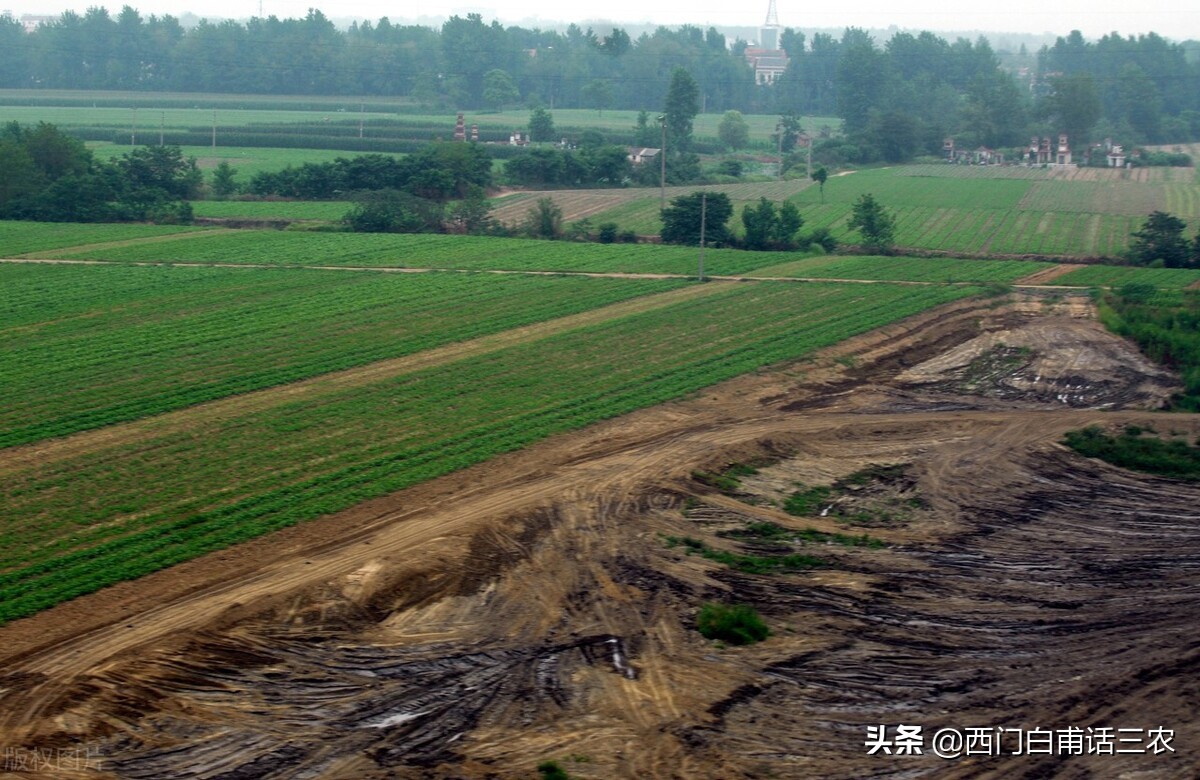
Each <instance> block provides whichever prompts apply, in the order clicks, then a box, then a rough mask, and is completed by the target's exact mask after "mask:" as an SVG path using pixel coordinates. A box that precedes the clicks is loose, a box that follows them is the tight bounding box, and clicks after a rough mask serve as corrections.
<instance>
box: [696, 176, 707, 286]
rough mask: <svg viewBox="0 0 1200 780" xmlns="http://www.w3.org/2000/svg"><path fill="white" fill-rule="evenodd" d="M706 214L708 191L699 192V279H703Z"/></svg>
mask: <svg viewBox="0 0 1200 780" xmlns="http://www.w3.org/2000/svg"><path fill="white" fill-rule="evenodd" d="M707 216H708V193H707V192H702V193H700V273H699V274H698V275H697V278H698V280H699V281H701V282H703V281H704V223H705V220H706V218H707Z"/></svg>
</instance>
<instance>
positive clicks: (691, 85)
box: [663, 68, 700, 154]
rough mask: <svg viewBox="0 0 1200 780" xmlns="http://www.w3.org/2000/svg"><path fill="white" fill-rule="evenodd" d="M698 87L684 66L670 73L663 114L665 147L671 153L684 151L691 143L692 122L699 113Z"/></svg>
mask: <svg viewBox="0 0 1200 780" xmlns="http://www.w3.org/2000/svg"><path fill="white" fill-rule="evenodd" d="M699 101H700V88H699V86H697V84H696V79H694V78H692V74H691V73H688V72H687V70H686V69H684V68H676V69H675V70H674V71H673V72H672V73H671V85H670V86H669V87H668V88H667V99H666V102H665V103H664V104H663V114H664V115H665V116H666V118H667V148H668V149H669V150H670V153H671V154H681V153H683V152H686V151H687V150H688V149H689V148H690V147H691V145H692V122H693V120H694V119H695V118H696V114H698V113H700V102H699Z"/></svg>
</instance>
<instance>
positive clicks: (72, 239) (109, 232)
mask: <svg viewBox="0 0 1200 780" xmlns="http://www.w3.org/2000/svg"><path fill="white" fill-rule="evenodd" d="M196 230H199V228H194V227H188V226H182V225H125V224H121V225H111V224H78V223H60V222H17V221H4V220H0V258H5V257H17V256H18V255H24V254H29V253H30V252H41V251H46V250H51V249H64V248H68V247H78V246H82V245H84V244H99V243H107V242H114V241H129V240H134V239H143V238H156V237H159V236H168V235H174V234H177V233H189V232H193V231H196Z"/></svg>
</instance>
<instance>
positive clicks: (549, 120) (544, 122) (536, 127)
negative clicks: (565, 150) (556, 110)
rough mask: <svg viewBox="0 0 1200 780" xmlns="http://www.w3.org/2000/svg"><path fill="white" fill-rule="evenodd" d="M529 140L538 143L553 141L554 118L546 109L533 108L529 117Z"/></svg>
mask: <svg viewBox="0 0 1200 780" xmlns="http://www.w3.org/2000/svg"><path fill="white" fill-rule="evenodd" d="M529 140H530V141H535V142H539V143H540V142H542V141H553V140H554V117H553V116H551V114H550V112H549V111H547V110H546V109H544V108H541V107H538V108H535V109H533V112H532V113H531V114H530V115H529Z"/></svg>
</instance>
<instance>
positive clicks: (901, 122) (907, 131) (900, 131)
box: [870, 111, 919, 163]
mask: <svg viewBox="0 0 1200 780" xmlns="http://www.w3.org/2000/svg"><path fill="white" fill-rule="evenodd" d="M917 132H918V127H917V122H916V120H915V119H913V118H912V117H911V116H909V115H908V114H902V113H900V112H899V111H887V112H885V113H882V114H874V115H872V117H871V122H870V135H871V136H872V140H873V141H874V144H875V146H876V147H877V148H878V149H879V151H880V152H881V153H882V154H883V159H884V160H885V161H886V162H890V163H902V162H908V161H909V160H911V159H912V158H913V155H915V154H916V153H917V145H918V143H919V139H918V137H917Z"/></svg>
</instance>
